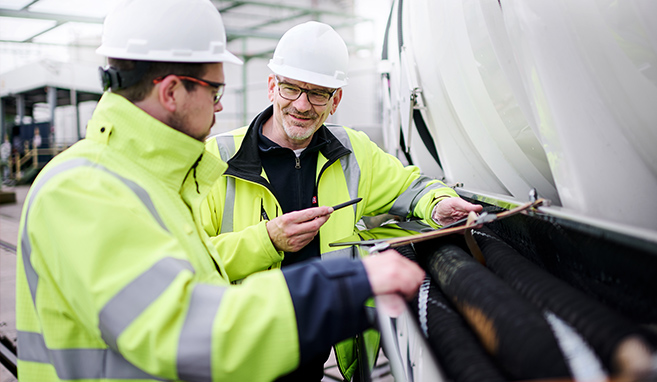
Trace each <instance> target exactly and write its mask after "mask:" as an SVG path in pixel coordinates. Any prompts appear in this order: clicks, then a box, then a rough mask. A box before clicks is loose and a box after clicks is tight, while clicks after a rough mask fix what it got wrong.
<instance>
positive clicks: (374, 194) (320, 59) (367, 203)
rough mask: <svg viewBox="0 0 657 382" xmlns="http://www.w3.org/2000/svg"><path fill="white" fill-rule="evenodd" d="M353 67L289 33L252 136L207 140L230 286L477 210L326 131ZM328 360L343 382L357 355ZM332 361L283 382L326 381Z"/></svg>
mask: <svg viewBox="0 0 657 382" xmlns="http://www.w3.org/2000/svg"><path fill="white" fill-rule="evenodd" d="M348 62H349V53H348V50H347V46H346V44H345V43H344V41H343V40H342V38H341V37H340V36H339V35H338V33H337V32H336V31H335V30H333V28H331V27H330V26H328V25H326V24H323V23H319V22H314V21H311V22H307V23H303V24H300V25H297V26H295V27H293V28H291V29H290V30H288V31H287V32H286V33H285V34H284V35H283V37H282V38H281V40H280V41H279V43H278V45H277V47H276V50H275V52H274V56H273V58H272V59H271V61H270V62H269V68H270V69H271V70H272V72H273V73H272V74H271V75H270V76H269V78H268V92H269V93H268V94H269V100H270V101H271V102H272V105H271V106H269V107H268V108H267V109H265V110H264V111H263V112H262V113H260V114H259V115H258V116H257V117H255V119H254V120H253V121H252V123H251V125H250V126H248V127H243V128H241V129H238V130H236V131H233V132H229V133H227V134H222V135H219V136H215V137H211V138H210V139H209V140H208V142H207V144H206V146H207V149H208V151H210V152H214V153H215V154H216V155H218V156H221V157H222V158H223V159H224V160H226V161H227V162H228V169H227V170H226V173H225V174H224V176H223V177H222V178H221V179H220V181H219V182H218V183H217V184H216V185H215V186H214V188H213V190H212V191H211V192H210V195H209V197H208V200H207V205H206V206H205V212H204V219H203V220H204V227H205V230H206V232H207V233H208V234H209V235H210V236H212V241H213V243H214V244H215V246H216V248H217V249H218V253H219V254H220V256H221V257H222V260H223V262H224V264H225V265H226V271H227V272H228V276H229V277H230V278H231V281H236V280H240V279H243V278H245V277H246V276H248V275H250V274H253V273H255V272H258V271H262V270H266V269H271V268H279V267H281V266H282V267H283V269H286V267H287V266H289V265H292V264H296V263H299V262H301V261H304V260H308V259H316V258H320V257H321V258H322V259H334V258H355V257H357V255H356V254H355V252H354V250H353V249H351V248H348V249H340V248H338V249H336V248H332V247H330V246H329V243H331V242H335V241H338V240H340V239H343V238H345V237H347V236H350V235H352V234H353V232H354V229H355V224H356V222H358V221H359V220H360V219H361V217H363V216H368V215H378V214H384V213H390V214H394V215H399V216H402V217H405V218H406V217H416V218H420V219H423V220H424V221H425V222H427V223H428V224H430V225H431V226H433V227H438V226H440V225H445V224H448V223H451V222H453V221H455V220H457V219H460V218H462V217H465V216H467V214H468V212H469V211H480V210H481V208H482V207H481V206H479V205H473V204H470V203H468V202H466V201H464V200H462V199H460V198H459V197H458V195H457V194H456V193H455V192H454V190H452V189H451V188H449V187H447V186H445V185H444V184H443V183H442V182H440V181H438V180H434V179H429V178H427V177H425V176H422V175H421V174H420V173H419V170H418V168H416V167H404V166H403V165H402V164H401V162H399V160H397V159H396V158H394V157H393V156H391V155H389V154H387V153H385V152H384V151H382V150H381V149H379V148H378V147H377V146H376V144H374V143H373V142H372V141H370V139H369V138H368V137H367V136H366V135H365V134H364V133H362V132H358V131H354V130H352V129H349V128H347V127H344V126H337V125H325V124H324V122H325V121H326V119H327V118H328V117H329V115H331V114H333V113H335V111H336V109H337V107H338V105H339V104H340V101H341V99H342V92H343V90H342V87H343V86H345V85H347V68H348ZM354 198H362V201H361V202H360V203H357V204H355V205H353V206H351V207H347V208H343V209H341V210H339V211H335V212H334V211H333V209H332V208H331V207H329V206H333V205H337V204H340V203H342V202H345V201H347V200H350V199H354ZM247 280H248V278H247ZM349 293H350V291H349V290H347V289H345V290H344V291H343V293H342V298H344V299H345V300H347V299H348V298H349V297H348V294H349ZM297 321H298V322H300V324H301V325H309V326H316V325H317V324H316V323H313V322H311V321H309V319H306V318H302V317H298V318H297ZM365 340H366V341H367V342H368V343H369V344H373V345H374V346H368V349H370V350H372V351H374V352H375V351H377V350H378V337H377V336H376V334H374V333H371V332H366V333H365ZM317 346H318V347H319V345H317ZM335 349H336V357H337V360H338V366H339V369H340V371H341V373H342V374H343V376H344V377H345V379H347V380H349V379H350V378H351V377H352V376H353V375H354V372H355V370H356V364H357V363H356V358H357V357H356V354H355V350H354V349H356V346H355V345H354V344H353V343H352V342H350V341H345V342H342V343H341V344H339V345H338V346H336V348H335ZM329 352H330V349H329V348H328V347H327V348H326V349H324V352H323V353H322V354H321V355H320V356H317V357H316V358H314V359H310V360H309V362H308V363H307V366H306V367H305V369H299V370H297V371H296V372H295V373H294V374H291V375H290V376H289V379H299V380H302V379H303V380H319V379H321V376H322V366H323V363H324V361H325V360H326V357H327V356H328V353H329ZM309 356H310V355H308V356H307V357H304V355H303V354H302V359H308V358H309ZM370 360H374V357H373V356H371V357H370Z"/></svg>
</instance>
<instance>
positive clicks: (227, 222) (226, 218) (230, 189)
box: [219, 176, 235, 233]
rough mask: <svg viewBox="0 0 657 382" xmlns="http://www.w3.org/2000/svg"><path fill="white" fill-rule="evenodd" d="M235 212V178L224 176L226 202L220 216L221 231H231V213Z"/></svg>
mask: <svg viewBox="0 0 657 382" xmlns="http://www.w3.org/2000/svg"><path fill="white" fill-rule="evenodd" d="M234 213H235V178H234V177H232V176H226V202H225V203H224V213H223V215H222V216H221V232H219V233H226V232H233V214H234Z"/></svg>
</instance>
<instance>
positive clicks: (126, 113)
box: [86, 93, 226, 193]
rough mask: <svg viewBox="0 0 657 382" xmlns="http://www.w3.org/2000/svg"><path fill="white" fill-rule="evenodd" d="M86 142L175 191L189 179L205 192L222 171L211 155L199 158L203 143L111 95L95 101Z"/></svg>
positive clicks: (221, 162) (117, 96) (222, 167)
mask: <svg viewBox="0 0 657 382" xmlns="http://www.w3.org/2000/svg"><path fill="white" fill-rule="evenodd" d="M86 139H89V140H92V141H96V142H99V143H101V144H105V145H107V146H108V147H110V148H112V150H114V151H116V152H119V153H121V154H123V155H125V156H127V157H129V158H130V159H132V160H133V161H134V162H135V163H137V164H138V165H140V166H141V167H143V168H144V169H145V170H146V171H147V172H149V173H152V174H153V175H154V176H155V177H157V178H158V179H161V180H162V181H164V182H165V183H166V184H169V185H170V186H172V187H174V188H175V189H180V188H181V187H182V185H183V183H184V181H185V179H186V178H187V177H192V176H194V179H193V180H194V181H195V183H198V184H199V187H202V188H208V189H209V187H210V186H211V185H212V183H214V181H215V180H216V179H218V178H219V176H221V173H222V172H223V170H224V169H225V168H226V164H225V163H223V161H221V160H219V159H218V158H216V157H215V156H214V155H210V154H208V155H203V153H204V148H205V145H204V143H203V142H200V141H197V140H196V139H194V138H192V137H190V136H188V135H186V134H184V133H181V132H179V131H177V130H175V129H173V128H171V127H170V126H167V125H166V124H164V123H162V122H160V121H158V120H157V119H155V118H153V117H152V116H150V115H149V114H148V113H146V112H145V111H143V110H142V109H140V108H139V107H137V106H135V105H134V104H133V103H132V102H130V101H128V100H126V99H125V98H123V97H122V96H119V95H117V94H113V93H105V94H104V95H103V96H102V98H101V99H100V101H99V102H98V105H97V106H96V109H95V111H94V114H93V117H92V118H91V120H90V121H89V124H88V126H87V135H86ZM198 193H200V190H199V191H198Z"/></svg>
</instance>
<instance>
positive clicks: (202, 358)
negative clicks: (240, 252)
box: [177, 284, 258, 382]
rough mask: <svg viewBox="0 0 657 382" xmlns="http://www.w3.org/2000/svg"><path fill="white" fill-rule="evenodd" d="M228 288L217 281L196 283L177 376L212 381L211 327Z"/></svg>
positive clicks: (186, 379)
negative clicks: (215, 282)
mask: <svg viewBox="0 0 657 382" xmlns="http://www.w3.org/2000/svg"><path fill="white" fill-rule="evenodd" d="M225 291H226V287H221V286H214V285H205V284H198V285H196V286H195V287H194V292H192V298H191V301H190V304H189V311H188V312H187V317H186V319H185V324H184V325H183V328H182V331H181V332H180V341H179V343H178V361H177V362H178V378H180V379H182V380H185V381H194V382H195V381H212V354H213V351H212V350H213V349H212V338H213V335H212V328H213V326H214V321H215V317H216V315H217V311H218V310H219V305H220V304H221V298H222V296H223V294H224V292H225ZM255 367H258V366H257V365H256V366H255Z"/></svg>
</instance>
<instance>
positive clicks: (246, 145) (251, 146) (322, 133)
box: [226, 105, 351, 181]
mask: <svg viewBox="0 0 657 382" xmlns="http://www.w3.org/2000/svg"><path fill="white" fill-rule="evenodd" d="M273 115H274V106H273V105H270V106H269V107H267V108H266V109H265V110H264V111H263V112H262V113H260V114H258V116H257V117H256V118H254V119H253V121H251V125H249V128H248V129H247V131H246V134H245V136H244V140H243V141H242V144H241V145H240V148H239V150H238V151H237V153H235V155H234V156H233V157H232V158H231V159H229V160H228V170H226V174H228V175H235V176H239V177H243V178H245V179H248V180H254V181H257V180H259V181H263V180H264V179H263V178H262V177H261V176H260V174H261V172H262V162H261V160H260V153H259V150H260V147H261V146H262V147H263V148H265V149H266V150H270V149H272V148H275V146H272V145H271V144H274V145H276V144H275V143H274V142H271V141H269V140H267V141H269V142H270V143H266V144H264V145H263V141H262V140H261V139H260V135H261V134H262V133H261V132H262V125H263V124H264V123H265V122H267V120H269V118H271V117H272V116H273ZM267 141H264V142H267ZM279 147H280V146H279ZM313 147H319V151H320V152H321V153H322V155H324V157H325V158H326V159H327V160H328V162H334V161H335V160H337V159H338V158H340V157H342V156H344V155H346V154H349V153H351V151H350V150H349V149H347V148H346V147H344V145H342V143H340V140H339V139H338V138H336V137H335V135H333V133H331V131H330V130H329V129H328V128H327V127H326V125H322V126H320V128H319V129H317V131H316V132H315V134H314V135H313V139H312V141H311V144H310V145H309V148H310V149H311V150H312V148H313Z"/></svg>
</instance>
